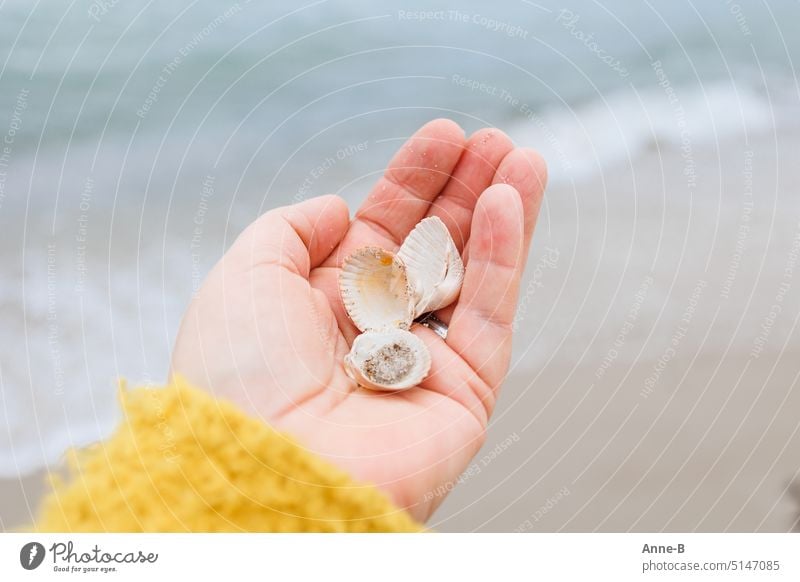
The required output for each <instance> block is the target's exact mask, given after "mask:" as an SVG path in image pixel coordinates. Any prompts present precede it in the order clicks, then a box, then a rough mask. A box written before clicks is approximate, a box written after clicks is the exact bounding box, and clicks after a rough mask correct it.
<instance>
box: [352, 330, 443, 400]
mask: <svg viewBox="0 0 800 582" xmlns="http://www.w3.org/2000/svg"><path fill="white" fill-rule="evenodd" d="M344 363H345V370H346V371H347V373H348V375H349V376H350V377H351V378H353V379H354V380H355V381H356V382H358V383H359V385H361V386H364V387H365V388H371V389H373V390H405V389H408V388H413V387H414V386H416V385H417V384H419V383H420V382H422V381H423V380H424V379H425V377H426V376H427V375H428V372H429V371H430V368H431V356H430V353H429V352H428V348H427V347H426V346H425V344H424V343H423V341H422V340H421V339H419V338H418V337H417V336H415V335H414V334H413V333H411V332H410V331H406V330H404V329H391V328H390V329H385V330H382V331H368V332H365V333H362V334H361V335H359V336H358V337H356V339H355V341H354V342H353V347H352V348H351V350H350V353H349V354H347V355H346V356H345V358H344Z"/></svg>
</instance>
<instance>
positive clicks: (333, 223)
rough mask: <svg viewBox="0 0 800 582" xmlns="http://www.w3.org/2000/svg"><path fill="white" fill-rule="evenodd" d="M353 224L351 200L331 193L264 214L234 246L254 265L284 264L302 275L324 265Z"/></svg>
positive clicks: (232, 250)
mask: <svg viewBox="0 0 800 582" xmlns="http://www.w3.org/2000/svg"><path fill="white" fill-rule="evenodd" d="M349 226H350V214H349V210H348V208H347V203H346V202H345V201H344V200H342V199H341V198H340V197H339V196H336V195H333V194H330V195H327V196H319V197H317V198H311V199H309V200H305V201H303V202H300V203H298V204H293V205H291V206H282V207H280V208H276V209H274V210H270V211H269V212H267V213H265V214H263V215H262V216H260V217H259V218H258V219H256V220H255V222H253V223H252V224H251V225H250V226H248V227H247V228H246V229H245V231H244V232H243V233H242V234H241V235H240V236H239V238H238V239H237V240H236V242H235V243H234V245H233V246H232V247H231V251H230V252H231V254H234V255H237V258H238V259H239V260H244V261H245V262H246V263H248V264H250V265H256V264H264V263H268V264H269V263H271V264H277V265H281V266H283V267H285V268H287V269H289V270H291V271H293V272H295V273H297V274H298V275H301V276H302V277H308V274H309V272H310V271H311V269H313V268H315V267H317V266H318V265H320V264H321V263H322V262H323V261H324V260H325V259H326V258H327V257H328V255H330V254H331V252H332V251H333V249H335V248H336V246H337V245H338V244H339V242H340V241H341V240H342V238H343V237H344V235H345V233H346V232H347V229H348V227H349Z"/></svg>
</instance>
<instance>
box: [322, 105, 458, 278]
mask: <svg viewBox="0 0 800 582" xmlns="http://www.w3.org/2000/svg"><path fill="white" fill-rule="evenodd" d="M463 149H464V132H463V130H462V129H461V128H460V127H459V126H458V124H456V123H455V122H453V121H450V120H449V119H436V120H434V121H431V122H429V123H426V124H425V125H424V126H422V128H420V129H419V131H417V132H416V133H415V134H414V135H413V136H411V138H410V139H409V140H408V141H407V142H406V143H405V144H404V145H403V147H401V148H400V150H399V151H398V152H397V153H396V154H395V155H394V157H393V158H392V160H391V161H390V162H389V166H388V167H387V169H386V172H385V173H384V175H383V177H382V178H381V179H380V180H378V182H377V183H376V184H375V186H374V187H373V188H372V190H371V192H370V194H369V196H368V197H367V199H366V200H365V201H364V204H363V205H362V206H361V208H360V209H359V210H358V212H357V213H356V216H355V218H354V220H353V223H352V224H351V226H350V231H349V232H348V234H347V237H346V238H345V240H344V242H343V244H342V246H341V247H340V248H339V249H338V250H337V252H336V255H335V257H332V260H331V261H329V262H328V264H327V266H339V264H340V263H341V261H342V260H343V259H344V258H345V257H346V256H347V255H349V254H350V253H351V252H352V251H353V250H355V249H356V248H358V247H361V246H365V245H375V246H379V247H383V248H386V249H389V250H393V249H396V248H397V247H398V246H400V244H401V243H402V242H403V239H404V238H405V237H406V235H407V234H408V233H409V232H411V229H412V228H414V226H416V224H417V223H418V222H419V221H420V220H422V218H423V217H424V216H425V214H426V213H427V212H428V208H429V207H430V204H431V201H432V200H433V199H434V198H436V197H437V196H438V195H439V193H440V192H441V190H442V188H443V187H444V185H445V184H446V183H447V180H448V179H449V178H450V174H451V172H452V171H453V168H454V167H455V166H456V163H458V159H459V157H460V156H461V152H462V151H463Z"/></svg>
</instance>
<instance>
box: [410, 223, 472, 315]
mask: <svg viewBox="0 0 800 582" xmlns="http://www.w3.org/2000/svg"><path fill="white" fill-rule="evenodd" d="M397 256H398V257H399V259H400V260H401V261H402V263H403V265H405V268H406V276H407V277H408V283H409V286H410V288H411V297H412V299H413V301H414V317H415V318H416V317H419V316H420V315H422V314H423V313H428V312H430V311H436V310H437V309H441V308H443V307H446V306H447V305H449V304H451V303H452V302H453V301H455V299H456V297H458V294H459V292H460V291H461V284H462V283H463V282H464V263H463V262H462V261H461V256H460V255H459V254H458V249H457V248H456V245H455V243H454V242H453V239H452V237H451V236H450V233H449V232H448V231H447V227H446V226H445V224H444V222H442V221H441V220H440V219H439V218H437V217H435V216H431V217H429V218H425V219H424V220H422V221H421V222H420V223H419V224H417V226H415V227H414V230H412V231H411V233H410V234H409V235H408V236H407V237H406V240H405V241H403V244H402V246H401V247H400V250H399V251H398V253H397Z"/></svg>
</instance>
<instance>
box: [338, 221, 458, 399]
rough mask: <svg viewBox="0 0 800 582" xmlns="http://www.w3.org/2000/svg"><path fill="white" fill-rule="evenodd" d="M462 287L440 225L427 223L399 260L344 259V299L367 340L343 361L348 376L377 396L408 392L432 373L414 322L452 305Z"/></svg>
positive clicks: (369, 253)
mask: <svg viewBox="0 0 800 582" xmlns="http://www.w3.org/2000/svg"><path fill="white" fill-rule="evenodd" d="M463 280H464V264H463V263H462V261H461V257H460V256H459V254H458V249H456V245H455V243H454V242H453V239H452V238H451V237H450V233H449V232H448V231H447V227H446V226H445V225H444V223H443V222H442V221H441V220H439V219H438V218H435V217H432V218H426V219H424V220H422V221H421V222H420V223H419V224H417V226H416V227H414V230H412V231H411V233H410V234H409V235H408V236H407V237H406V240H405V241H403V244H402V245H401V246H400V250H399V251H398V252H397V254H394V253H391V252H389V251H387V250H384V249H381V248H378V247H363V248H360V249H358V250H356V251H355V252H353V254H351V255H350V256H349V257H347V259H345V261H344V264H343V265H342V270H341V272H340V274H339V291H340V293H341V295H342V301H343V303H344V306H345V309H346V310H347V314H348V315H349V316H350V319H352V320H353V323H354V324H355V325H356V327H357V328H358V329H359V330H360V331H362V332H363V333H362V334H361V335H359V336H358V337H356V339H355V340H354V341H353V345H352V347H351V349H350V353H348V354H347V356H345V360H344V363H345V369H346V370H347V373H348V374H349V375H350V377H351V378H353V379H354V380H355V381H356V382H358V383H359V384H360V385H361V386H364V387H366V388H371V389H373V390H405V389H407V388H412V387H414V386H416V385H417V384H419V383H420V382H422V380H424V379H425V377H426V376H427V375H428V371H429V370H430V367H431V356H430V353H429V352H428V348H427V347H426V346H425V344H424V343H423V342H422V340H420V339H419V338H418V337H417V336H415V335H414V334H412V333H411V332H410V331H409V328H410V327H411V323H412V322H413V321H414V319H415V318H417V317H419V316H420V315H422V314H424V313H428V312H430V311H434V310H436V309H441V308H442V307H445V306H447V305H449V304H450V303H452V302H453V301H455V299H456V297H458V294H459V292H460V291H461V284H462V282H463Z"/></svg>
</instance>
